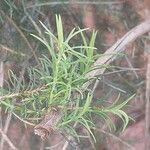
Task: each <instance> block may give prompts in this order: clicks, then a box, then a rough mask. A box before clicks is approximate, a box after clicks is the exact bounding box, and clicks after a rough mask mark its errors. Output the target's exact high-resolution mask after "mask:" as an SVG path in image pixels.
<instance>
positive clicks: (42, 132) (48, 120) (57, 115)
mask: <svg viewBox="0 0 150 150" xmlns="http://www.w3.org/2000/svg"><path fill="white" fill-rule="evenodd" d="M62 114H63V113H62V109H60V108H54V107H53V108H51V109H50V110H49V111H48V112H47V113H46V114H45V116H44V118H43V119H42V121H41V122H40V123H39V124H38V125H36V126H35V127H34V133H35V134H37V135H39V136H40V137H41V138H42V139H47V137H48V135H49V134H50V133H52V132H53V131H57V129H56V125H57V123H58V122H59V121H60V119H61V117H62Z"/></svg>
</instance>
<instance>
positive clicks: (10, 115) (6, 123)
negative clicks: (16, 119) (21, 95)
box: [0, 112, 12, 150]
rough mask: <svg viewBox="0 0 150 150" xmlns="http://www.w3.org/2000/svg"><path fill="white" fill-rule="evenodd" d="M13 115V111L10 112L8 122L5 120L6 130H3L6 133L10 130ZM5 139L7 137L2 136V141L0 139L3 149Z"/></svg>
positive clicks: (0, 145) (0, 146) (0, 147)
mask: <svg viewBox="0 0 150 150" xmlns="http://www.w3.org/2000/svg"><path fill="white" fill-rule="evenodd" d="M11 117H12V113H11V112H10V113H8V115H7V119H6V122H5V126H4V131H3V133H4V134H6V133H7V131H8V128H9V125H10V121H11ZM4 139H5V138H4V137H3V136H2V138H1V141H0V149H1V150H2V149H3V146H4Z"/></svg>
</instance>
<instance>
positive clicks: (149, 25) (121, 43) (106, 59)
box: [84, 18, 150, 88]
mask: <svg viewBox="0 0 150 150" xmlns="http://www.w3.org/2000/svg"><path fill="white" fill-rule="evenodd" d="M149 31H150V18H148V19H147V20H146V21H144V22H143V23H141V24H139V25H137V26H136V27H134V28H133V29H131V30H130V31H128V32H127V33H126V34H125V35H124V36H123V37H122V38H121V39H119V40H118V41H117V42H116V43H115V44H114V45H113V46H112V47H110V48H109V49H108V50H107V51H106V52H105V53H104V56H103V57H100V58H99V59H98V60H97V61H96V62H95V63H94V65H93V67H96V66H98V65H102V64H109V63H110V62H112V61H113V60H114V59H115V58H116V55H112V54H117V53H118V52H121V51H123V50H124V48H125V47H126V45H128V44H129V43H131V42H133V41H134V40H135V39H137V38H138V37H139V36H141V35H143V34H145V33H147V32H149ZM105 70H106V68H103V69H95V70H92V71H91V72H89V73H87V75H86V76H87V77H90V78H92V77H95V76H98V75H100V74H103V73H104V71H105ZM90 84H91V81H89V82H87V83H86V84H85V85H84V88H86V87H88V86H89V85H90Z"/></svg>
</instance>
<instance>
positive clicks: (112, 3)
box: [26, 0, 126, 8]
mask: <svg viewBox="0 0 150 150" xmlns="http://www.w3.org/2000/svg"><path fill="white" fill-rule="evenodd" d="M125 1H126V0H123V1H119V2H118V1H115V2H112V1H110V2H97V1H75V0H74V1H64V2H63V1H62V2H45V3H40V4H33V5H30V6H27V7H26V8H33V7H41V6H47V5H68V4H78V5H87V4H93V5H116V4H122V3H124V2H125Z"/></svg>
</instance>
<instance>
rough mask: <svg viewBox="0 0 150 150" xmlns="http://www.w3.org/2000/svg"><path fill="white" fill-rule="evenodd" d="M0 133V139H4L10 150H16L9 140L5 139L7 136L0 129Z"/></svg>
mask: <svg viewBox="0 0 150 150" xmlns="http://www.w3.org/2000/svg"><path fill="white" fill-rule="evenodd" d="M0 133H1V134H2V137H3V138H4V139H5V141H6V142H7V143H8V144H9V146H10V147H11V149H12V150H18V149H17V148H16V147H15V146H14V144H13V143H12V142H11V141H10V139H9V138H8V137H7V135H6V134H5V133H4V132H3V131H2V130H1V129H0Z"/></svg>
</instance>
